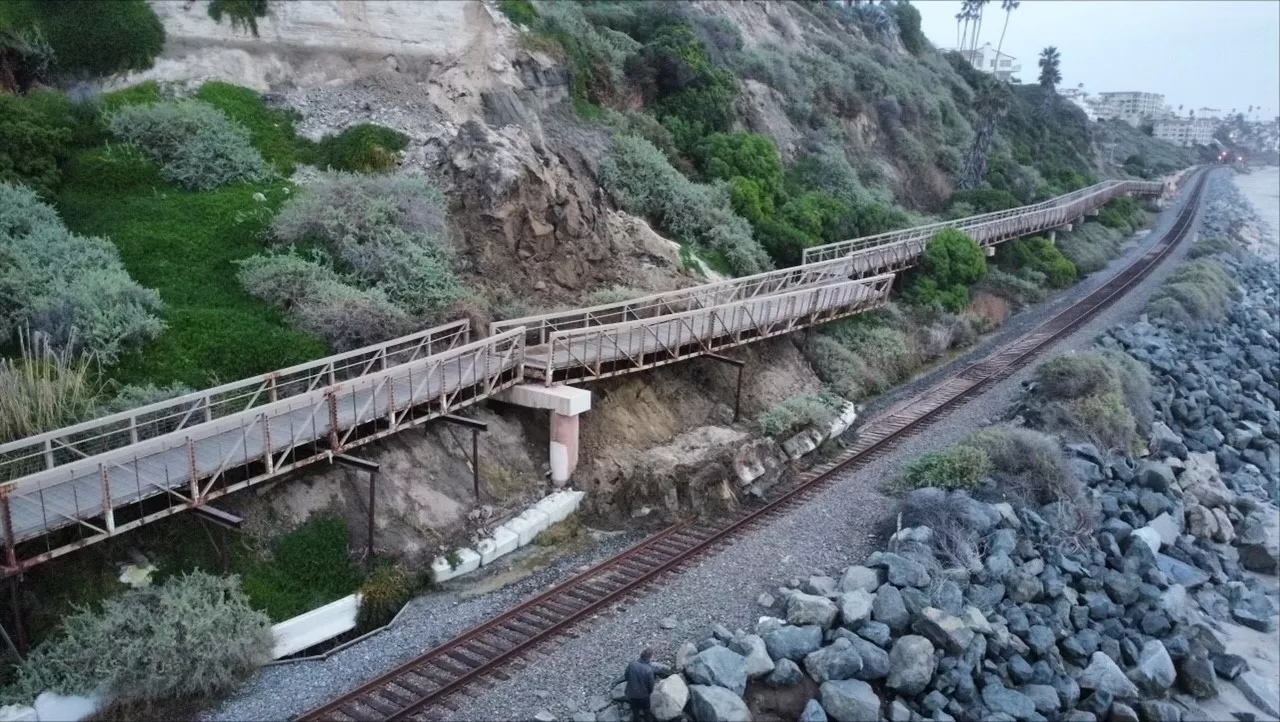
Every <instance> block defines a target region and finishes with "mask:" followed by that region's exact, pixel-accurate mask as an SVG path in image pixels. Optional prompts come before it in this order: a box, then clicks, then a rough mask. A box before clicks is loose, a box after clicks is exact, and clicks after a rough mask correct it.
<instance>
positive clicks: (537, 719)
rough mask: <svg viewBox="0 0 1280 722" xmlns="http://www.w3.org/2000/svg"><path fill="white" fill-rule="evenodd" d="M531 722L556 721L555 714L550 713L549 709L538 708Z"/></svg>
mask: <svg viewBox="0 0 1280 722" xmlns="http://www.w3.org/2000/svg"><path fill="white" fill-rule="evenodd" d="M533 722H556V716H555V715H553V714H551V710H548V709H544V710H539V711H538V713H537V714H535V715H534V716H533Z"/></svg>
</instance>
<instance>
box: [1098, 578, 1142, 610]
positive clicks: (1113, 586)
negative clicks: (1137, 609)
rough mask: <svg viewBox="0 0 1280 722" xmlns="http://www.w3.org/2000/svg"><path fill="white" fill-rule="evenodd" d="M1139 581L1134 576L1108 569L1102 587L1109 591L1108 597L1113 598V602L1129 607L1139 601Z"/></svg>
mask: <svg viewBox="0 0 1280 722" xmlns="http://www.w3.org/2000/svg"><path fill="white" fill-rule="evenodd" d="M1139 581H1140V580H1139V579H1137V578H1136V577H1134V576H1133V575H1132V574H1125V573H1124V572H1120V571H1116V570H1115V569H1108V570H1107V573H1106V576H1104V577H1103V579H1102V586H1103V588H1104V589H1106V590H1107V596H1109V597H1111V601H1113V602H1115V603H1116V604H1120V605H1127V604H1133V603H1134V602H1136V601H1138V584H1139Z"/></svg>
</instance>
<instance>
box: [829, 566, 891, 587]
mask: <svg viewBox="0 0 1280 722" xmlns="http://www.w3.org/2000/svg"><path fill="white" fill-rule="evenodd" d="M881 584H884V573H883V572H882V571H881V570H879V569H872V568H871V567H864V566H858V565H854V566H851V567H849V568H848V569H845V570H844V574H842V575H840V585H839V589H840V591H841V592H852V591H856V590H859V589H861V590H862V591H864V592H874V591H875V590H877V589H879V588H880V585H881Z"/></svg>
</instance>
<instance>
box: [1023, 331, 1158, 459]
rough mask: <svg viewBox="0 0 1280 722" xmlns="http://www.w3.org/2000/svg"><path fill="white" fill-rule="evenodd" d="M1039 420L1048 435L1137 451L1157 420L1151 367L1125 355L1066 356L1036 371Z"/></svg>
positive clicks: (1036, 408) (1111, 353)
mask: <svg viewBox="0 0 1280 722" xmlns="http://www.w3.org/2000/svg"><path fill="white" fill-rule="evenodd" d="M1035 381H1036V385H1035V392H1034V396H1033V399H1032V401H1033V404H1032V410H1033V412H1034V413H1033V416H1034V417H1035V419H1036V424H1037V425H1038V426H1039V427H1040V428H1042V429H1045V430H1048V431H1056V432H1062V433H1065V434H1067V435H1068V436H1071V437H1075V438H1078V439H1083V440H1086V441H1089V442H1092V443H1093V444H1095V445H1097V446H1098V447H1099V448H1101V449H1116V450H1121V451H1130V450H1133V449H1134V448H1135V447H1136V445H1137V443H1138V439H1139V432H1140V431H1145V429H1146V428H1147V427H1148V426H1149V425H1150V422H1151V418H1152V415H1153V411H1152V406H1151V387H1150V380H1149V378H1148V376H1147V372H1146V369H1145V367H1143V366H1142V364H1140V363H1138V362H1137V361H1136V360H1134V359H1133V358H1132V357H1129V356H1127V355H1126V354H1123V353H1120V352H1108V353H1105V354H1082V355H1078V356H1060V357H1058V358H1056V359H1053V360H1051V361H1048V362H1046V363H1043V364H1041V365H1040V366H1039V367H1038V368H1037V369H1036V379H1035Z"/></svg>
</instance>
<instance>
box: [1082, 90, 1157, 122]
mask: <svg viewBox="0 0 1280 722" xmlns="http://www.w3.org/2000/svg"><path fill="white" fill-rule="evenodd" d="M1093 108H1094V111H1095V112H1096V113H1097V114H1098V117H1099V118H1102V119H1104V120H1113V119H1119V120H1123V121H1124V122H1126V123H1128V124H1129V125H1132V126H1134V127H1137V126H1138V125H1141V124H1142V122H1143V121H1145V120H1150V119H1152V118H1156V117H1158V116H1159V115H1160V114H1161V111H1162V110H1163V109H1164V96H1163V95H1161V94H1159V93H1142V92H1137V91H1126V92H1120V93H1098V95H1097V98H1096V99H1095V100H1094V103H1093Z"/></svg>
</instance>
